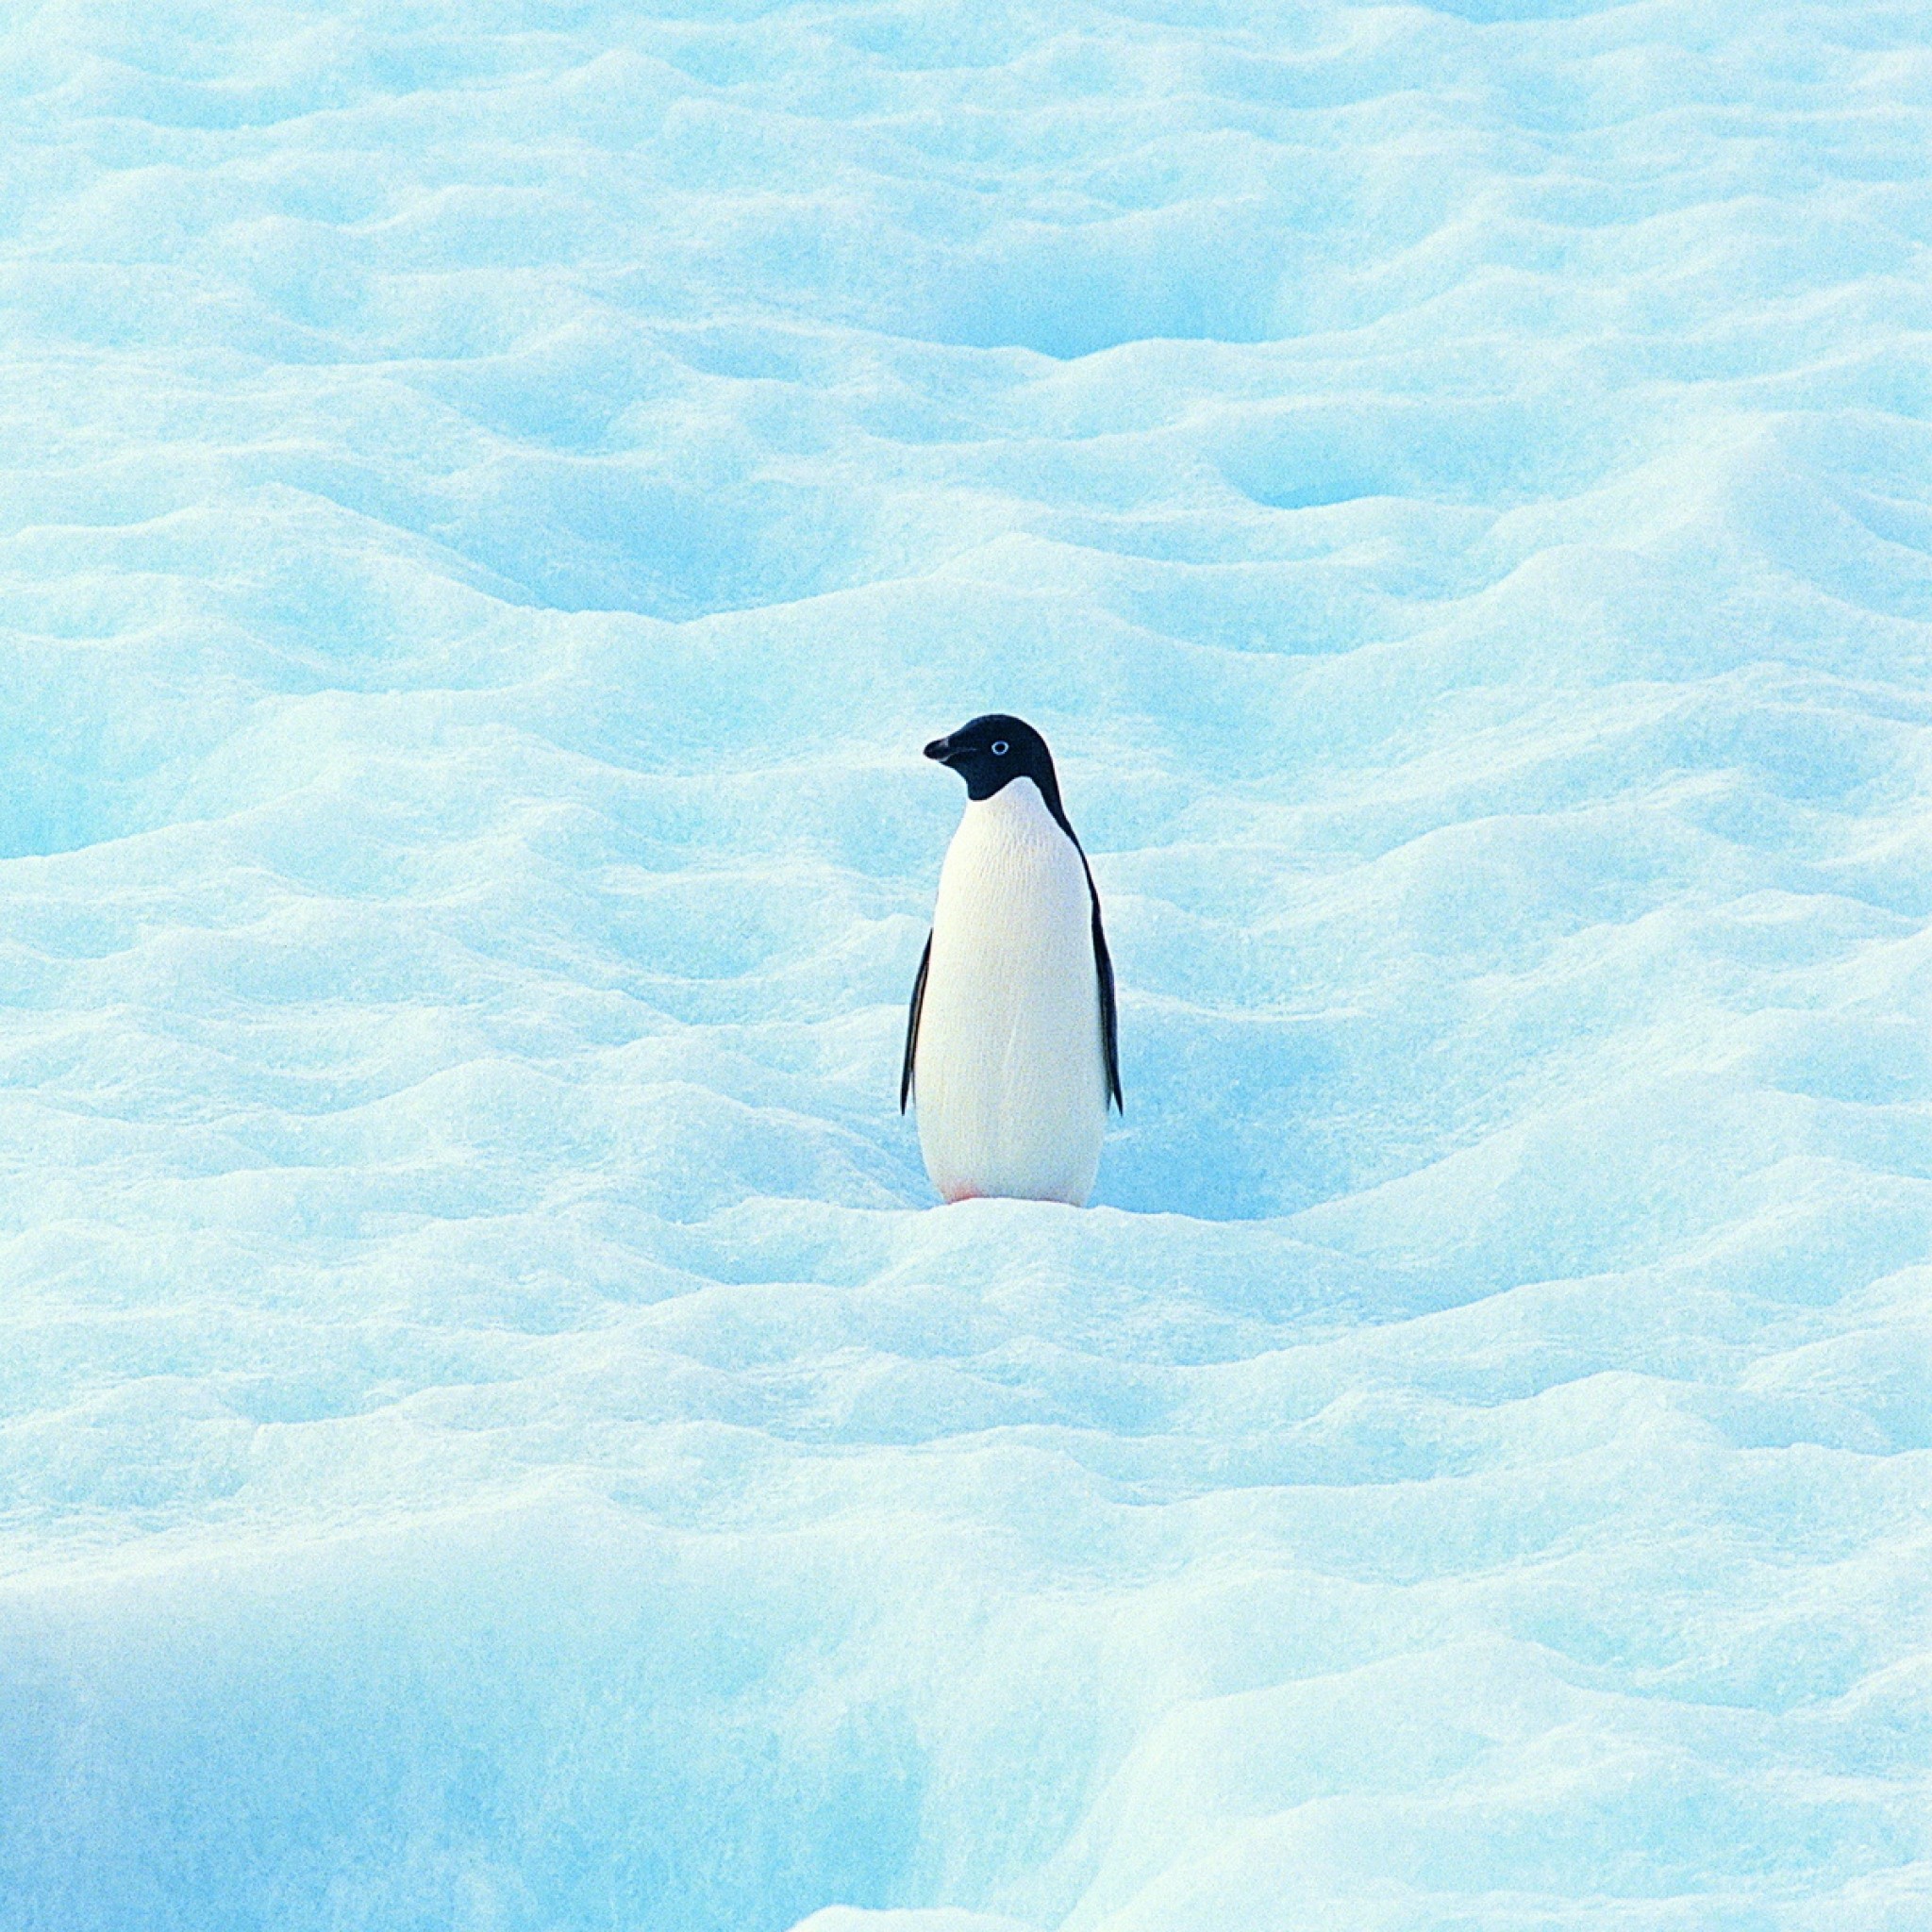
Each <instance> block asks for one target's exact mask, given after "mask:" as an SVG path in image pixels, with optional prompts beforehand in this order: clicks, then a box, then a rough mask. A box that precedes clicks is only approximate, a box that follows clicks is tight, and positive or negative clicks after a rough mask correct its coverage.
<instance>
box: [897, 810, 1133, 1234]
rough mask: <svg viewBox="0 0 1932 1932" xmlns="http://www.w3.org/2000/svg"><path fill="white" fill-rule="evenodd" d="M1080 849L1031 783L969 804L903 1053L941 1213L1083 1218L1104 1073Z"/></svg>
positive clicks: (1101, 1127) (1101, 1126) (944, 879)
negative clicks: (1018, 1208) (991, 1202)
mask: <svg viewBox="0 0 1932 1932" xmlns="http://www.w3.org/2000/svg"><path fill="white" fill-rule="evenodd" d="M1092 919H1093V914H1092V906H1091V899H1090V897H1089V891H1088V885H1087V873H1086V869H1085V867H1084V866H1083V865H1082V863H1081V860H1080V854H1079V851H1078V849H1077V848H1076V847H1075V845H1074V842H1073V841H1072V840H1071V839H1069V838H1068V837H1067V835H1066V833H1065V832H1063V831H1062V830H1061V829H1060V827H1059V825H1058V823H1057V822H1056V821H1055V819H1054V817H1053V814H1052V813H1051V812H1050V811H1048V810H1047V808H1046V803H1045V800H1044V799H1043V798H1042V797H1041V793H1040V791H1039V788H1038V787H1037V786H1035V784H1034V783H1033V781H1032V779H1030V778H1016V779H1014V780H1013V781H1012V782H1011V783H1010V784H1008V785H1007V786H1005V787H1003V788H1002V789H1001V790H1000V791H996V792H995V793H994V794H993V795H992V796H991V798H988V799H983V800H979V801H976V802H973V803H969V804H968V806H967V808H966V815H965V817H964V818H963V819H962V820H961V821H960V824H959V829H958V832H957V833H956V834H955V835H954V839H953V842H952V845H951V846H950V847H949V848H948V850H947V852H946V861H945V865H944V868H943V869H942V870H941V874H940V891H939V903H938V905H937V906H936V907H935V908H934V911H933V921H932V954H931V958H930V962H929V964H928V967H927V971H926V980H925V993H924V1004H923V1006H922V1008H921V1011H920V1022H919V1035H918V1039H917V1041H916V1043H915V1047H914V1055H913V1074H912V1078H913V1093H914V1098H915V1103H916V1105H917V1107H918V1109H919V1146H920V1152H921V1153H922V1154H923V1155H924V1157H925V1171H926V1173H927V1174H930V1175H931V1176H932V1181H933V1185H934V1186H935V1187H936V1188H937V1189H938V1190H939V1191H940V1193H941V1195H942V1196H943V1197H944V1198H945V1199H946V1200H948V1201H958V1200H964V1199H966V1198H968V1197H969V1196H972V1195H976V1194H1005V1195H1017V1196H1020V1197H1022V1198H1024V1199H1031V1200H1041V1201H1067V1202H1071V1203H1072V1204H1073V1205H1074V1207H1076V1208H1077V1207H1081V1206H1084V1205H1085V1203H1086V1200H1087V1196H1088V1194H1089V1193H1090V1192H1091V1190H1092V1187H1093V1176H1094V1174H1095V1172H1096V1171H1097V1170H1098V1168H1099V1165H1100V1142H1101V1137H1102V1135H1103V1133H1104V1132H1105V1129H1106V1126H1107V1074H1106V1063H1105V1057H1104V1048H1103V1045H1102V1039H1101V1024H1100V982H1099V974H1098V971H1097V969H1096V966H1095V963H1094V955H1093V925H1092Z"/></svg>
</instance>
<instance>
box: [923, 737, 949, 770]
mask: <svg viewBox="0 0 1932 1932" xmlns="http://www.w3.org/2000/svg"><path fill="white" fill-rule="evenodd" d="M925 755H926V757H927V758H937V759H938V760H939V761H940V763H941V764H942V765H945V764H950V763H951V762H952V758H953V741H952V740H951V739H950V738H935V739H934V740H933V741H932V742H931V743H930V744H929V745H927V746H926V748H925Z"/></svg>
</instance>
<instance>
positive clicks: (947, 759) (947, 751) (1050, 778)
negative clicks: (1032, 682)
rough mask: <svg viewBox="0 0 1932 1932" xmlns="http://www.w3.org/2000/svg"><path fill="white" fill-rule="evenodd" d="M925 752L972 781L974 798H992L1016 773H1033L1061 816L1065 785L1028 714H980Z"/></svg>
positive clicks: (970, 795)
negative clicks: (1062, 784)
mask: <svg viewBox="0 0 1932 1932" xmlns="http://www.w3.org/2000/svg"><path fill="white" fill-rule="evenodd" d="M925 755H926V757H927V758H937V759H938V760H939V761H940V763H941V764H942V765H950V766H951V767H952V768H953V770H954V771H956V772H958V774H959V775H960V777H962V778H963V779H965V781H966V795H967V797H968V798H991V796H992V795H993V793H994V792H995V791H999V790H1001V788H1002V787H1004V786H1007V785H1010V784H1011V783H1012V782H1013V780H1014V779H1015V778H1031V779H1032V780H1033V782H1034V783H1035V784H1036V785H1037V786H1039V787H1040V791H1041V797H1043V798H1044V799H1046V800H1047V802H1048V803H1049V805H1051V806H1052V807H1053V808H1054V816H1055V817H1056V818H1058V817H1059V816H1060V811H1059V799H1060V788H1059V785H1058V782H1057V780H1056V779H1055V777H1054V770H1053V754H1052V752H1050V751H1048V750H1047V748H1046V740H1045V739H1043V738H1042V737H1041V735H1040V733H1039V732H1037V731H1036V730H1034V728H1033V727H1032V725H1030V724H1027V722H1026V721H1025V719H1024V718H1012V717H1008V715H1007V713H1006V712H1004V711H991V712H989V713H988V714H987V715H986V716H985V717H984V718H974V720H973V721H972V722H971V723H970V724H962V725H960V727H959V728H958V730H957V731H955V732H952V733H951V734H950V735H949V736H947V737H945V738H935V739H934V740H933V741H932V742H931V743H930V744H929V745H927V746H926V748H925Z"/></svg>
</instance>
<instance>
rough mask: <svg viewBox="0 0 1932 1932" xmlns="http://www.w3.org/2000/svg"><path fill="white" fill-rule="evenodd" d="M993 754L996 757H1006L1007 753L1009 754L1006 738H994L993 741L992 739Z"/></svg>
mask: <svg viewBox="0 0 1932 1932" xmlns="http://www.w3.org/2000/svg"><path fill="white" fill-rule="evenodd" d="M992 755H993V757H994V758H1005V757H1006V755H1007V741H1006V740H1005V739H1004V738H995V739H994V740H993V741H992Z"/></svg>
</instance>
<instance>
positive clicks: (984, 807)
mask: <svg viewBox="0 0 1932 1932" xmlns="http://www.w3.org/2000/svg"><path fill="white" fill-rule="evenodd" d="M1002 806H1004V807H1005V808H1006V809H1005V811H1004V812H1002V810H1001V809H1000V808H1001V807H1002ZM975 812H986V813H990V814H991V817H990V818H988V819H986V820H984V821H982V823H985V824H998V823H1000V822H1001V820H1002V819H1008V818H1009V819H1012V820H1015V821H1024V820H1025V819H1029V818H1036V817H1039V816H1040V815H1041V814H1044V815H1045V816H1046V817H1048V818H1050V819H1051V820H1052V821H1053V823H1054V824H1057V825H1058V827H1059V828H1060V830H1061V831H1062V832H1064V833H1065V834H1066V835H1067V838H1068V840H1069V841H1070V842H1071V843H1072V845H1073V847H1074V850H1075V851H1076V852H1078V851H1080V850H1081V846H1080V841H1079V840H1078V839H1077V838H1075V837H1074V828H1073V826H1072V825H1070V824H1068V823H1067V814H1066V811H1065V809H1064V808H1062V806H1061V804H1060V788H1059V787H1058V785H1057V784H1056V783H1055V782H1054V776H1053V774H1052V773H1051V772H1049V773H1048V774H1046V777H1045V780H1044V781H1043V782H1041V781H1037V780H1035V779H1034V778H1032V777H1031V776H1027V777H1021V778H1008V780H1007V782H1006V783H1005V784H1004V785H1002V786H1001V787H1000V789H999V790H998V791H995V792H994V793H993V794H992V796H991V798H969V799H968V800H967V802H966V816H967V819H968V820H969V821H970V820H971V819H972V817H973V815H974V813H975ZM1083 856H1084V855H1083Z"/></svg>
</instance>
